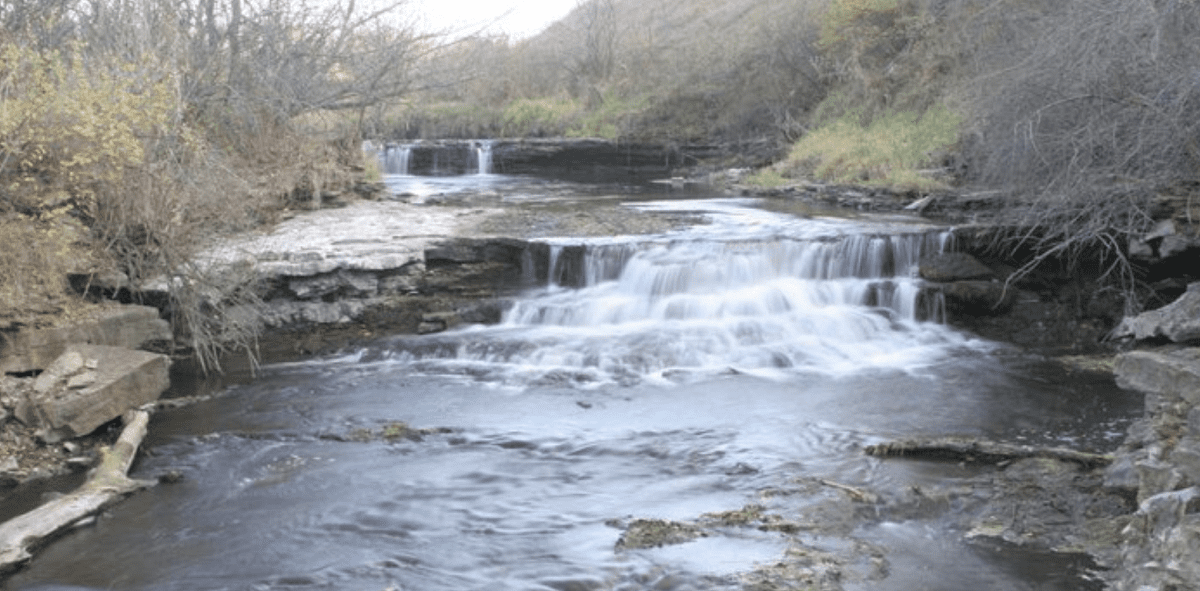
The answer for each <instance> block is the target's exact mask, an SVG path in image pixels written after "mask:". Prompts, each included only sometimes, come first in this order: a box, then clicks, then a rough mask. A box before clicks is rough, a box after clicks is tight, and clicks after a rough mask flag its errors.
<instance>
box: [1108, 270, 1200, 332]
mask: <svg viewBox="0 0 1200 591" xmlns="http://www.w3.org/2000/svg"><path fill="white" fill-rule="evenodd" d="M1114 336H1117V337H1122V338H1127V337H1132V338H1134V339H1137V340H1142V339H1150V338H1155V337H1165V338H1167V339H1170V340H1171V341H1172V342H1176V343H1183V342H1188V341H1194V340H1200V282H1197V283H1192V284H1190V285H1188V289H1187V291H1186V292H1184V293H1183V295H1181V296H1179V299H1177V300H1175V301H1174V302H1171V303H1170V304H1167V305H1166V306H1163V307H1162V308H1159V309H1157V310H1151V311H1149V312H1142V313H1141V314H1138V315H1137V316H1134V317H1132V318H1128V317H1126V318H1125V319H1124V320H1122V321H1121V324H1120V326H1118V327H1117V330H1116V332H1115V333H1114Z"/></svg>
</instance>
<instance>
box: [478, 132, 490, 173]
mask: <svg viewBox="0 0 1200 591" xmlns="http://www.w3.org/2000/svg"><path fill="white" fill-rule="evenodd" d="M475 170H476V171H477V172H478V173H479V174H491V173H492V142H491V141H489V140H481V141H480V142H479V144H478V145H476V146H475Z"/></svg>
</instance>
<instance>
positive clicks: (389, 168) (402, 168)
mask: <svg viewBox="0 0 1200 591" xmlns="http://www.w3.org/2000/svg"><path fill="white" fill-rule="evenodd" d="M411 159H412V146H411V145H407V144H401V145H398V146H388V147H387V149H386V150H385V151H384V157H383V171H384V173H386V174H398V175H404V176H407V175H408V164H409V161H410V160H411Z"/></svg>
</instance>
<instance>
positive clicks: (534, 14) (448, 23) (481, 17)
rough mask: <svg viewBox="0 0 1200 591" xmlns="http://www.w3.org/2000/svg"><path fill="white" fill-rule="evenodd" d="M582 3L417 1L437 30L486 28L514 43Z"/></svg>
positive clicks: (545, 0) (574, 0) (573, 0)
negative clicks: (508, 38)
mask: <svg viewBox="0 0 1200 591" xmlns="http://www.w3.org/2000/svg"><path fill="white" fill-rule="evenodd" d="M577 2H578V0H413V4H412V7H413V9H415V10H417V11H419V12H420V14H421V16H422V19H421V20H422V21H424V24H426V25H427V26H429V27H430V28H434V29H454V30H460V29H470V30H472V31H474V30H476V29H479V28H481V27H486V30H487V32H489V33H497V34H498V33H506V34H508V35H509V36H510V37H511V38H513V39H519V38H523V37H529V36H532V35H535V34H537V33H538V32H539V31H541V30H542V29H545V28H546V26H548V25H549V24H550V23H552V22H554V21H556V20H558V19H560V18H562V17H564V16H566V15H567V13H568V12H570V11H571V9H572V8H575V5H576V4H577Z"/></svg>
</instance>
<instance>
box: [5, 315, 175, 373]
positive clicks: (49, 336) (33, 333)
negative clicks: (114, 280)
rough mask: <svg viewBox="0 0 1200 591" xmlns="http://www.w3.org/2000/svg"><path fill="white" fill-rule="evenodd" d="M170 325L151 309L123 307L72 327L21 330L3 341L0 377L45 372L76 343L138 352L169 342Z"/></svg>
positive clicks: (170, 337) (170, 336)
mask: <svg viewBox="0 0 1200 591" xmlns="http://www.w3.org/2000/svg"><path fill="white" fill-rule="evenodd" d="M172 338H173V337H172V335H171V326H170V324H168V323H167V321H165V320H163V319H161V318H159V316H158V310H157V309H155V308H151V307H149V306H120V307H116V308H112V309H111V310H107V311H104V312H103V313H102V314H101V315H100V316H99V317H97V318H96V319H94V320H91V321H88V322H83V323H80V324H76V325H72V326H64V327H59V328H47V329H40V330H27V331H20V332H18V333H16V334H13V335H7V336H5V337H4V338H0V374H4V373H20V372H29V371H34V370H40V369H46V368H47V367H48V366H49V365H50V363H51V362H53V361H54V360H55V359H57V358H58V357H59V356H60V355H62V353H63V351H65V350H66V349H67V346H68V345H70V344H73V343H84V344H92V345H108V346H113V347H124V348H127V349H139V348H142V347H146V346H149V345H150V344H152V343H155V342H170V341H171V339H172Z"/></svg>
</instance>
